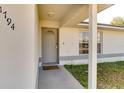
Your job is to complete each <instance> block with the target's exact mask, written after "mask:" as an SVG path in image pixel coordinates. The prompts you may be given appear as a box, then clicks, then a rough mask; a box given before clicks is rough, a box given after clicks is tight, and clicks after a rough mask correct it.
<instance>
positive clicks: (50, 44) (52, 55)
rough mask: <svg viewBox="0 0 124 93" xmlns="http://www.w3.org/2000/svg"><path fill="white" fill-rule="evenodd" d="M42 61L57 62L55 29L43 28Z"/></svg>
mask: <svg viewBox="0 0 124 93" xmlns="http://www.w3.org/2000/svg"><path fill="white" fill-rule="evenodd" d="M42 30H43V31H42V32H43V33H42V37H43V38H42V41H43V43H42V44H43V49H42V50H43V53H42V54H43V55H42V56H43V63H57V48H58V46H57V29H53V28H43V29H42Z"/></svg>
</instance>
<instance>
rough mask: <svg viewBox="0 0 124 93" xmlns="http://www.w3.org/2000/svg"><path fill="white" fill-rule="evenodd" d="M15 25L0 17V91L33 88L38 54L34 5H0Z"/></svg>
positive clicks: (0, 15)
mask: <svg viewBox="0 0 124 93" xmlns="http://www.w3.org/2000/svg"><path fill="white" fill-rule="evenodd" d="M0 6H2V8H3V10H4V11H5V10H6V11H7V12H8V13H7V16H8V17H11V18H12V20H13V22H14V23H15V30H14V31H11V30H10V27H9V26H7V25H6V24H7V23H6V20H5V19H4V16H3V15H2V14H0V88H14V89H15V88H35V86H36V76H37V65H38V50H37V46H38V45H37V35H38V34H37V33H38V32H36V31H37V30H38V26H37V20H36V19H37V15H35V13H36V7H35V5H0Z"/></svg>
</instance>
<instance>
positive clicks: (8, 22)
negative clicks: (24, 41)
mask: <svg viewBox="0 0 124 93" xmlns="http://www.w3.org/2000/svg"><path fill="white" fill-rule="evenodd" d="M0 14H2V15H3V17H4V19H5V20H6V22H7V25H8V26H9V27H10V28H11V29H12V30H14V29H15V25H14V23H13V21H12V19H11V18H9V17H8V16H7V15H8V13H7V11H3V9H2V7H1V6H0Z"/></svg>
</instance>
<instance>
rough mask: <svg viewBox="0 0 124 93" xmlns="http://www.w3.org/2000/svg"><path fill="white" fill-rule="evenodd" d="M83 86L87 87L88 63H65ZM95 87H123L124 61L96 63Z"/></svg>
mask: <svg viewBox="0 0 124 93" xmlns="http://www.w3.org/2000/svg"><path fill="white" fill-rule="evenodd" d="M65 68H66V69H67V70H68V71H69V72H71V73H72V75H73V76H74V77H75V78H76V79H77V80H78V81H79V82H80V84H82V85H83V86H84V87H85V88H87V87H88V65H65ZM97 88H99V89H104V88H107V89H116V88H118V89H119V88H121V89H124V61H117V62H105V63H98V64H97Z"/></svg>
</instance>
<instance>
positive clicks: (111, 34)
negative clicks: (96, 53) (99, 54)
mask: <svg viewBox="0 0 124 93" xmlns="http://www.w3.org/2000/svg"><path fill="white" fill-rule="evenodd" d="M112 53H124V31H103V54H112Z"/></svg>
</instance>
